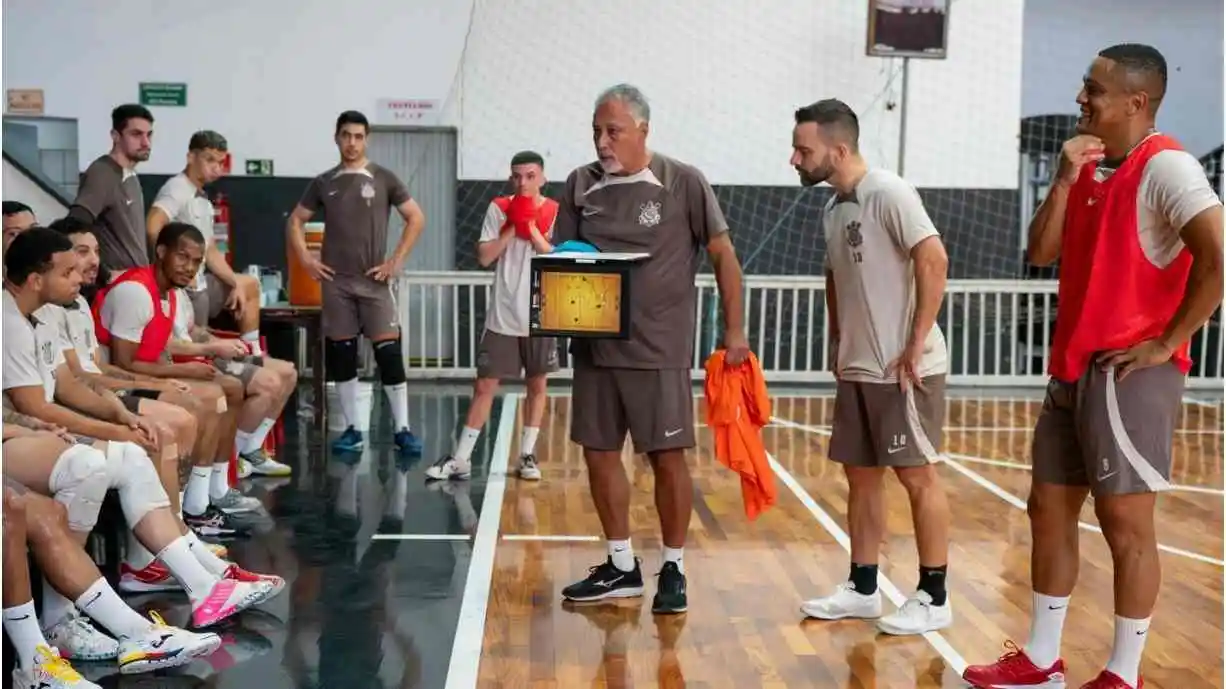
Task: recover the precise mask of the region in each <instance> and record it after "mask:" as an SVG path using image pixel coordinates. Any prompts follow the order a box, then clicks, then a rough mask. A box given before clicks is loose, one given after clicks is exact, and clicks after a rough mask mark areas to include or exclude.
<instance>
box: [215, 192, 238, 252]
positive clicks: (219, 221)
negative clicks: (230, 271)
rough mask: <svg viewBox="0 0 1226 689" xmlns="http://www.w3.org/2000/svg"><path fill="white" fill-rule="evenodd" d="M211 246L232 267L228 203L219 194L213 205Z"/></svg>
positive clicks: (224, 196) (223, 196)
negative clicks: (215, 248) (214, 247)
mask: <svg viewBox="0 0 1226 689" xmlns="http://www.w3.org/2000/svg"><path fill="white" fill-rule="evenodd" d="M213 245H214V246H216V247H217V250H218V251H219V252H221V254H222V255H223V256H225V257H226V263H229V264H230V265H234V250H233V245H232V244H231V242H230V202H229V201H228V200H227V199H226V195H225V194H222V193H220V192H219V193H218V194H217V200H216V201H215V202H214V203H213Z"/></svg>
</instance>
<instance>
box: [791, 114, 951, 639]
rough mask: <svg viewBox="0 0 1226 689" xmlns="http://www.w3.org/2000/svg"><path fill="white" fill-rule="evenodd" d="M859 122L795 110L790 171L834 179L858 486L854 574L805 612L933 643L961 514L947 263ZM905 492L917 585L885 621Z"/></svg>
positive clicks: (843, 411)
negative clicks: (893, 515) (951, 427)
mask: <svg viewBox="0 0 1226 689" xmlns="http://www.w3.org/2000/svg"><path fill="white" fill-rule="evenodd" d="M859 141H860V123H859V119H858V118H857V117H856V113H855V112H854V111H852V109H851V108H850V107H848V106H847V104H846V103H843V102H842V101H839V100H836V99H833V98H830V99H827V100H823V101H818V102H817V103H814V104H813V105H809V106H806V107H803V108H801V109H799V110H797V111H796V126H795V128H794V129H793V132H792V149H793V152H792V160H791V163H792V166H793V167H795V168H796V170H797V172H799V173H800V178H801V182H802V183H803V184H804V185H805V186H813V185H815V184H820V183H822V182H829V183H830V186H832V187H834V191H835V195H834V197H833V198H831V199H830V201H829V202H828V203H827V204H826V210H825V213H824V215H823V219H822V224H823V225H824V227H825V231H826V306H827V311H828V313H829V315H830V318H829V322H830V329H831V333H830V339H831V342H832V343H833V344H834V347H835V352H836V355H835V365H834V370H835V376H836V378H837V379H838V387H837V390H836V393H835V398H834V435H833V436H831V438H830V459H831V460H832V461H834V462H837V463H839V464H842V465H843V471H844V473H846V475H847V485H848V499H847V513H848V514H847V521H848V529H847V530H848V531H849V532H850V533H851V570H850V573H849V574H848V577H847V582H846V583H845V584H840V585H839V586H838V587H837V588H836V589H835V592H834V593H833V594H832V595H829V596H827V597H825V598H818V599H816V600H811V601H807V602H806V603H804V604H803V605H801V610H802V611H803V612H804V613H805V614H806V615H809V616H810V617H816V618H819V619H824V620H839V619H845V618H863V619H878V618H880V619H878V622H877V627H878V628H879V629H880V630H881V631H883V632H885V633H887V634H900V635H903V634H923V633H925V632H931V631H935V630H937V629H942V628H944V627H947V626H949V624H950V623H951V622H952V621H953V617H952V611H951V606H950V604H949V595H948V593H947V591H946V587H945V576H946V573H947V568H948V562H949V560H948V557H949V504H948V502H947V501H946V498H945V491H944V489H943V487H942V486H941V482H940V479H939V478H938V476H937V472H936V467H935V466H934V463H935V462H937V461H939V459H940V457H939V456H938V455H937V450H938V448H940V445H941V426H942V424H943V422H944V416H945V373H946V367H947V361H948V360H947V357H946V353H945V337H944V336H943V335H942V334H941V329H940V328H939V327H937V325H936V317H937V313H938V312H939V311H940V310H941V302H942V301H944V298H945V273H946V268H947V267H948V265H949V259H948V258H947V257H946V255H945V246H944V244H942V242H941V237H940V235H939V234H938V233H937V229H936V227H935V226H934V225H933V224H932V219H931V218H929V217H928V212H927V211H926V210H925V209H924V203H923V201H922V200H921V199H920V196H919V194H918V193H916V191H915V188H914V187H912V186H911V185H910V184H908V183H907V182H906V181H905V180H903V179H902V178H901V177H899V176H898V175H896V174H894V173H892V172H890V171H888V170H879V169H869V167H868V164H867V163H866V162H865V160H864V158H863V157H862V156H861V155H860V144H859ZM887 469H893V470H894V473H895V475H896V476H897V477H898V481H899V483H901V484H902V485H903V488H905V489H906V491H907V497H908V499H909V501H910V503H911V519H912V521H913V522H914V524H915V540H916V548H917V550H918V551H919V565H920V567H919V586H918V589H917V591H916V592H915V594H914V595H912V596H911V597H910V598H909V599H908V600H907V601H906V602H905V603H903V605H902V607H900V608H899V609H898V610H897V611H896V612H894V613H892V614H890V615H887V616H885V617H882V616H881V592H880V591H879V590H877V560H878V556H879V552H878V551H879V550H880V546H881V541H882V538H883V536H884V531H885V518H884V515H885V508H884V505H883V500H884V496H883V492H884V488H883V483H882V482H883V481H884V479H885V474H886V470H887Z"/></svg>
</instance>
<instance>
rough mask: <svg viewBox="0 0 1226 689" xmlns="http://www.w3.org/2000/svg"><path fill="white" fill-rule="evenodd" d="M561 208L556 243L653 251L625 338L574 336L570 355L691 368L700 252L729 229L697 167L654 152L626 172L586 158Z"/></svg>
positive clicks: (636, 276) (640, 274) (633, 289)
mask: <svg viewBox="0 0 1226 689" xmlns="http://www.w3.org/2000/svg"><path fill="white" fill-rule="evenodd" d="M558 205H559V208H558V219H557V221H556V222H555V224H554V235H553V242H554V244H561V243H562V242H564V241H567V240H569V239H578V240H581V241H585V242H587V243H589V244H592V245H594V246H595V247H596V248H597V249H600V250H601V251H605V252H627V253H647V254H650V255H651V258H649V259H647V260H645V261H643V262H641V263H639V264H638V265H637V267H636V268H634V270H633V272H632V275H633V277H632V278H631V283H630V339H629V340H578V339H576V340H574V341H573V342H574V345H573V347H572V350H573V351H574V352H575V354H576V355H578V356H579V357H581V358H586V356H585V355H590V361H591V363H592V364H593V365H595V366H601V367H608V368H637V369H678V368H690V367H691V366H692V365H693V358H694V326H695V320H696V318H697V314H696V311H695V310H696V308H697V298H698V289H697V288H696V287H695V286H694V278H695V276H696V275H697V274H698V265H699V252H700V251H701V250H702V249H704V248H706V246H707V244H708V243H709V242H710V241H711V240H712V239H714V238H716V237H718V236H720V235H722V234H724V233H725V232H727V231H728V223H727V221H726V220H725V219H724V213H723V211H722V210H720V207H719V200H718V199H716V198H715V192H714V191H713V190H712V189H711V185H710V184H709V183H708V182H707V179H706V177H704V176H703V174H702V172H700V171H699V170H698V169H697V168H695V167H693V166H690V165H686V164H685V163H682V162H680V161H677V160H675V159H673V158H669V157H667V156H664V155H661V154H659V153H654V154H652V159H651V163H650V165H648V166H647V167H646V168H644V169H643V170H641V171H639V172H637V173H635V174H633V175H627V176H614V175H605V174H604V172H603V170H601V168H600V164H599V163H591V164H589V165H585V166H583V167H581V168H578V169H576V170H575V171H574V172H572V173H571V174H570V177H568V178H567V180H566V188H565V190H564V191H563V195H562V198H561V200H560V201H559V204H558Z"/></svg>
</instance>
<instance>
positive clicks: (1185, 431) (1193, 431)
mask: <svg viewBox="0 0 1226 689" xmlns="http://www.w3.org/2000/svg"><path fill="white" fill-rule="evenodd" d="M784 427H785V428H787V427H788V426H786V424H784ZM809 427H810V428H820V429H822V430H826V431H829V430H831V429H832V426H830V425H828V424H814V425H810V426H809ZM941 431H942V432H945V433H1033V432H1034V427H1033V426H945V427H944V428H942V429H941ZM1175 433H1176V434H1179V435H1222V431H1220V430H1217V429H1215V428H1176V429H1175Z"/></svg>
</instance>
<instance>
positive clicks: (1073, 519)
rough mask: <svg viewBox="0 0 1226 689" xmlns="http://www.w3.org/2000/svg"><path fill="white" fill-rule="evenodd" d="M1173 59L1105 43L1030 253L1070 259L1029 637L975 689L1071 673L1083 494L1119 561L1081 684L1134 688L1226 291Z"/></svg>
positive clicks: (1042, 430) (1039, 481) (1033, 226)
mask: <svg viewBox="0 0 1226 689" xmlns="http://www.w3.org/2000/svg"><path fill="white" fill-rule="evenodd" d="M1166 77H1167V70H1166V60H1165V59H1164V58H1163V57H1162V54H1161V53H1159V52H1158V51H1157V50H1155V49H1154V48H1151V47H1150V46H1146V45H1137V44H1122V45H1116V46H1112V47H1110V48H1107V49H1105V50H1103V51H1102V52H1100V53H1099V54H1098V57H1097V58H1095V60H1094V61H1093V62H1092V63H1091V65H1090V69H1089V71H1088V72H1087V73H1086V76H1085V79H1084V82H1083V86H1082V88H1081V92H1080V93H1079V94H1078V95H1077V103H1078V105H1080V106H1081V118H1080V119H1079V120H1078V121H1077V136H1075V137H1073V138H1072V139H1070V140H1069V141H1067V142H1065V144H1064V151H1063V155H1062V157H1061V161H1060V166H1059V168H1058V170H1057V171H1056V177H1055V180H1054V181H1053V183H1052V186H1051V190H1050V191H1049V192H1048V196H1047V198H1046V199H1045V200H1044V201H1043V205H1041V206H1040V207H1039V210H1038V212H1036V213H1035V216H1034V219H1033V220H1031V222H1030V244H1029V247H1028V253H1029V256H1030V261H1031V262H1032V263H1034V264H1036V265H1050V264H1051V263H1053V262H1055V261H1056V260H1057V259H1059V260H1060V293H1059V301H1058V303H1057V307H1056V308H1057V312H1056V332H1055V335H1054V336H1053V338H1052V355H1051V364H1050V366H1049V373H1050V374H1051V382H1050V383H1049V384H1048V386H1047V399H1046V400H1044V402H1043V411H1042V412H1041V413H1040V415H1039V420H1038V422H1037V423H1036V425H1035V432H1034V440H1033V445H1032V446H1031V454H1032V463H1033V465H1034V471H1033V473H1032V477H1033V483H1032V484H1031V488H1030V504H1029V509H1028V510H1027V511H1028V513H1029V515H1030V530H1031V541H1032V543H1033V545H1032V547H1031V556H1030V569H1031V582H1032V587H1033V589H1034V600H1033V607H1032V610H1031V615H1032V617H1031V626H1030V638H1029V640H1028V641H1027V642H1026V645H1025V647H1024V648H1018V647H1017V646H1015V645H1014V644H1013V642H1008V643H1006V648H1007V649H1009V652H1007V653H1006V654H1005V655H1003V656H1001V658H1000V660H998V661H997V662H995V663H993V664H991V665H978V666H971V667H968V668H967V669H966V672H965V673H964V675H963V677H964V679H966V680H967V681H968V682H970V683H971V684H972V685H974V686H976V687H988V688H994V687H1005V686H1007V687H1046V686H1054V685H1055V683H1056V682H1059V683H1060V686H1063V684H1064V681H1065V679H1066V676H1065V664H1064V660H1063V659H1061V658H1060V639H1061V633H1062V631H1063V628H1064V618H1065V615H1067V614H1068V609H1069V596H1070V595H1071V594H1072V592H1073V587H1074V585H1075V584H1076V582H1077V568H1078V561H1079V559H1080V554H1079V552H1078V543H1077V540H1078V527H1077V521H1078V517H1079V516H1080V514H1081V508H1082V505H1083V504H1084V503H1085V500H1086V496H1087V495H1093V496H1094V512H1095V514H1096V515H1097V516H1098V523H1099V525H1100V526H1102V530H1103V536H1105V537H1106V539H1107V546H1108V547H1109V548H1110V549H1111V560H1112V563H1113V565H1114V570H1115V644H1114V646H1113V648H1112V651H1111V658H1110V660H1108V661H1107V667H1106V669H1104V670H1103V671H1102V672H1101V673H1100V674H1099V675H1098V676H1097V677H1095V678H1094V679H1093V680H1091V681H1089V682H1087V683H1086V684H1083V685H1082V689H1140V687H1141V686H1143V682H1142V680H1141V675H1140V665H1141V655H1142V653H1143V651H1144V649H1145V639H1146V637H1147V636H1148V633H1149V623H1150V616H1151V615H1152V613H1153V609H1154V605H1155V604H1156V603H1157V599H1158V589H1159V586H1160V583H1161V576H1162V574H1161V569H1160V564H1159V561H1158V543H1157V537H1156V535H1155V534H1154V505H1155V502H1156V499H1157V494H1158V492H1159V491H1163V490H1166V489H1169V488H1170V483H1169V480H1170V475H1171V449H1172V448H1171V445H1172V440H1173V437H1174V432H1175V426H1176V424H1177V422H1178V418H1179V409H1180V407H1181V404H1182V402H1181V399H1182V396H1183V387H1184V377H1185V376H1186V375H1187V372H1188V370H1189V369H1190V368H1191V365H1192V361H1191V359H1190V358H1189V347H1188V340H1189V338H1191V337H1192V335H1193V334H1194V333H1196V332H1197V331H1198V330H1200V328H1201V327H1202V326H1203V325H1204V324H1205V322H1206V321H1208V320H1209V318H1210V316H1212V315H1213V312H1214V311H1215V310H1216V309H1217V307H1218V305H1219V304H1220V303H1221V301H1222V275H1223V270H1222V203H1221V200H1220V199H1218V197H1217V194H1215V193H1214V192H1213V188H1212V187H1211V186H1210V185H1209V180H1208V179H1207V177H1206V176H1205V171H1204V168H1202V167H1201V165H1200V163H1199V162H1198V161H1197V160H1196V158H1194V157H1193V156H1192V155H1191V154H1189V153H1188V152H1187V151H1184V150H1183V148H1182V147H1181V146H1180V145H1179V144H1178V143H1177V142H1176V141H1175V140H1174V139H1172V138H1170V137H1168V136H1165V135H1163V134H1160V133H1158V132H1157V131H1156V129H1155V119H1156V117H1157V114H1158V105H1159V104H1160V103H1161V101H1162V97H1163V96H1164V95H1165V94H1166Z"/></svg>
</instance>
